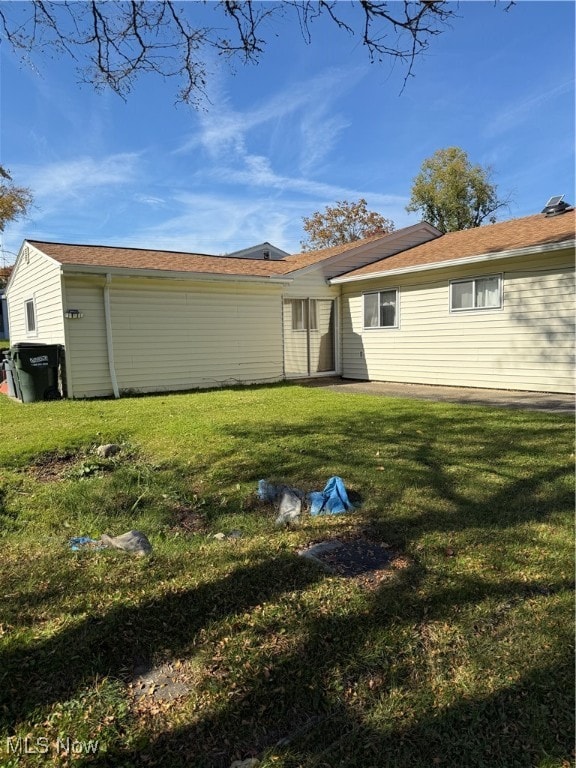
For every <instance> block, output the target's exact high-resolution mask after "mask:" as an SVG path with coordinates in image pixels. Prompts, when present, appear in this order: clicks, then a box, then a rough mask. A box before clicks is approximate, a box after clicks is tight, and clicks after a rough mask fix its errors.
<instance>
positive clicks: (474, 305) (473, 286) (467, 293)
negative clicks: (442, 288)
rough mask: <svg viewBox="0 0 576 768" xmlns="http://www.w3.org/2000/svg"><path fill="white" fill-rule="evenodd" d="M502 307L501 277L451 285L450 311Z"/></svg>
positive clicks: (492, 276)
mask: <svg viewBox="0 0 576 768" xmlns="http://www.w3.org/2000/svg"><path fill="white" fill-rule="evenodd" d="M501 307H502V278H501V277H500V275H490V276H489V277H474V278H472V279H470V280H454V281H452V282H451V283H450V310H451V311H452V312H463V311H466V310H471V309H472V310H475V309H500V308H501Z"/></svg>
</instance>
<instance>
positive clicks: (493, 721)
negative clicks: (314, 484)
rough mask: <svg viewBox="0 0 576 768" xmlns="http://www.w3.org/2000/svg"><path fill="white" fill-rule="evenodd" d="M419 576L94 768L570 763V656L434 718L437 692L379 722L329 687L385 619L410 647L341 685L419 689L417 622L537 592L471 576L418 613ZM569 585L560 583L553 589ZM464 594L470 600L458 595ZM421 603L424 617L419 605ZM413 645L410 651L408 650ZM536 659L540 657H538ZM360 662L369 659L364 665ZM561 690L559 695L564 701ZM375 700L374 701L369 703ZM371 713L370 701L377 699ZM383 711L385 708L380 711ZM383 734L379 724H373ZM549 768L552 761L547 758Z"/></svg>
mask: <svg viewBox="0 0 576 768" xmlns="http://www.w3.org/2000/svg"><path fill="white" fill-rule="evenodd" d="M420 576H421V574H419V573H418V571H417V570H416V571H414V572H411V573H408V574H407V575H406V577H405V578H404V580H403V582H401V583H400V584H396V585H394V586H384V587H383V588H382V589H381V590H380V592H378V593H375V594H374V595H373V598H372V601H371V605H370V606H369V608H368V609H367V610H363V611H362V612H361V613H358V614H356V615H354V616H345V617H341V616H340V617H336V616H333V615H325V616H316V617H315V618H313V619H311V620H308V621H307V622H306V624H305V626H304V627H303V629H304V636H305V637H306V638H307V639H306V641H305V642H304V643H303V644H302V645H299V646H298V647H296V648H292V649H291V650H289V651H287V652H286V653H284V654H282V655H280V656H279V657H278V658H277V660H276V663H275V664H274V665H273V666H272V667H266V668H265V671H264V667H262V668H260V669H259V670H258V671H257V672H256V673H254V672H253V671H251V672H250V673H247V674H246V677H245V679H244V680H243V681H241V682H240V683H239V685H238V687H235V690H234V691H230V693H229V695H230V699H229V704H227V705H226V706H224V707H222V708H219V709H218V711H217V712H215V713H214V712H213V713H208V714H206V715H202V714H200V713H198V716H197V717H196V718H195V723H194V725H190V726H186V727H180V728H176V729H171V730H170V731H169V732H164V733H162V734H160V735H159V736H157V737H153V738H152V739H150V740H149V741H148V743H146V744H142V745H141V746H140V747H139V748H138V749H123V748H122V747H115V748H112V749H111V751H110V752H108V753H107V754H102V755H100V756H99V757H97V758H96V759H95V760H94V762H92V761H91V762H90V764H91V765H92V764H93V765H97V766H101V767H102V768H103V767H104V766H110V767H112V766H118V765H123V766H129V765H134V766H140V765H142V766H146V765H161V766H166V767H167V768H189V766H194V768H228V766H229V765H230V763H231V761H232V760H234V759H244V758H246V757H248V756H254V755H259V756H261V755H262V753H263V752H265V751H266V750H272V753H271V754H274V755H276V756H282V760H283V762H282V765H284V766H286V767H288V766H293V767H294V768H296V767H297V766H306V768H310V767H311V766H318V768H320V767H322V768H325V767H326V766H334V767H336V766H338V768H340V767H342V768H344V767H345V766H348V767H349V768H356V767H357V766H383V765H386V766H398V767H399V768H400V767H401V768H404V766H411V767H415V768H429V766H431V765H436V764H437V765H440V766H455V765H458V766H460V765H465V766H466V767H467V768H488V767H490V768H495V767H497V766H499V767H501V768H513V767H514V766H518V767H519V768H520V767H522V768H525V766H530V765H535V764H537V763H539V761H540V760H542V758H543V757H544V756H547V757H548V758H550V759H557V760H562V759H566V760H567V759H569V756H570V751H571V748H572V744H571V739H570V735H569V734H570V733H571V727H570V726H571V708H570V706H569V705H567V704H566V698H568V696H566V695H564V698H561V703H560V704H559V703H558V699H559V697H558V696H557V690H556V686H557V685H559V684H560V685H561V684H562V681H564V680H566V679H570V675H571V674H572V664H571V658H570V657H569V656H567V657H566V659H565V663H564V664H562V663H555V664H550V663H548V664H546V662H545V661H542V666H541V667H537V668H536V669H533V670H532V671H530V672H529V673H527V674H525V675H524V676H522V677H520V678H519V679H516V678H514V679H512V678H510V682H507V683H504V684H503V685H502V687H501V688H500V690H498V692H497V693H492V694H490V695H489V696H486V697H470V698H468V699H466V698H460V699H459V700H457V701H456V702H455V703H454V704H452V705H451V706H447V707H445V708H444V709H443V710H438V711H435V708H434V692H433V690H431V689H429V690H427V691H425V692H424V698H423V704H422V703H421V704H420V706H421V711H412V712H411V711H410V710H411V704H410V703H409V702H407V703H406V704H404V709H403V707H402V704H401V703H400V702H398V701H396V704H395V710H394V711H393V712H391V711H390V710H388V711H387V712H386V715H382V716H381V717H380V718H378V715H377V712H372V713H370V714H371V716H370V719H369V718H367V717H366V716H364V715H363V714H362V706H361V705H358V704H357V702H355V701H354V698H353V697H351V690H352V688H351V689H350V690H349V691H346V690H345V688H346V681H342V690H341V691H339V690H335V688H334V684H333V683H334V680H333V676H334V674H335V673H336V672H337V671H338V670H341V669H347V668H348V669H349V667H347V665H349V664H350V659H351V658H355V657H356V654H357V653H358V650H359V649H360V648H363V647H365V645H366V643H367V642H370V639H371V638H372V637H374V636H375V634H377V633H378V632H379V631H380V630H381V629H382V627H385V626H387V625H390V624H392V623H394V624H397V625H398V629H399V630H400V634H402V632H401V630H402V629H404V630H407V629H409V628H411V627H414V629H413V633H414V635H415V640H413V641H412V642H413V644H412V646H410V647H407V648H391V649H390V658H388V659H386V658H384V659H382V658H381V657H380V658H379V659H378V661H377V663H376V664H375V666H374V668H373V669H371V668H370V667H366V666H362V667H361V668H360V669H353V670H350V679H349V682H350V684H351V685H352V684H353V683H354V682H357V681H358V680H361V679H362V678H363V677H364V682H366V676H367V675H370V674H373V675H374V678H375V679H376V686H377V688H376V690H377V691H379V692H380V698H379V702H380V705H381V706H382V707H383V708H385V707H386V700H387V697H390V696H392V695H393V693H392V692H393V691H394V690H396V691H398V690H402V689H403V690H404V691H406V690H407V689H409V688H410V687H414V689H417V688H418V687H419V686H420V687H421V686H422V685H423V684H425V683H424V681H425V673H426V668H425V665H426V664H427V663H428V659H427V658H425V656H424V655H422V656H421V657H420V658H418V648H417V646H418V643H422V642H425V639H424V638H425V634H422V636H421V637H419V633H420V632H422V633H424V627H423V624H422V622H423V621H424V618H423V617H424V614H425V616H426V619H425V620H426V621H430V620H438V619H440V620H441V619H445V618H446V617H447V616H449V615H450V614H451V613H452V612H453V611H454V608H455V606H457V605H458V606H464V605H466V604H470V603H473V602H475V601H476V600H478V601H479V600H481V599H483V598H485V597H487V596H490V597H494V598H498V597H502V598H503V599H505V600H506V601H510V600H512V602H515V601H521V600H523V599H524V598H525V597H526V596H527V594H528V593H527V590H532V591H534V590H537V588H538V585H526V584H524V583H522V582H508V583H504V584H502V585H490V586H487V585H486V584H484V583H482V582H481V581H477V582H476V583H474V584H472V583H467V584H466V585H465V589H464V588H460V589H455V590H454V591H453V592H449V591H443V592H442V593H439V594H438V595H437V596H436V598H435V599H433V600H432V601H430V602H429V603H428V604H427V605H426V606H424V604H423V602H422V601H421V600H420V599H419V598H418V597H417V596H415V588H416V587H417V586H418V584H419V582H420ZM562 587H564V588H566V587H568V588H569V585H558V588H559V589H561V588H562ZM466 590H467V594H465V592H466ZM425 608H426V610H424V609H425ZM414 642H415V643H416V647H415V646H414ZM542 656H543V659H544V656H545V654H544V653H543V654H542ZM362 664H364V665H365V664H366V662H365V661H364V662H362ZM565 693H566V692H564V694H565ZM372 702H374V700H373V699H372ZM376 706H378V699H377V703H376ZM383 711H384V710H383ZM379 719H380V720H381V722H382V727H378V720H379ZM555 764H556V763H555Z"/></svg>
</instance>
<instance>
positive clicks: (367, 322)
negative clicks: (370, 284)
mask: <svg viewBox="0 0 576 768" xmlns="http://www.w3.org/2000/svg"><path fill="white" fill-rule="evenodd" d="M364 328H398V289H397V288H392V289H391V290H387V291H375V292H374V293H365V294H364Z"/></svg>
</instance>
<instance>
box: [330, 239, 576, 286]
mask: <svg viewBox="0 0 576 768" xmlns="http://www.w3.org/2000/svg"><path fill="white" fill-rule="evenodd" d="M575 245H576V240H564V241H563V242H561V243H548V244H547V245H538V246H533V245H531V246H528V247H526V248H514V249H513V250H510V251H497V252H496V253H483V254H480V255H478V256H468V257H466V258H463V259H449V260H447V261H437V262H434V263H433V264H420V265H417V266H413V267H399V268H398V269H386V270H382V271H380V272H369V273H368V272H367V273H366V274H364V275H353V276H352V277H346V275H342V276H341V277H333V278H332V279H331V280H329V281H328V282H329V283H330V285H332V284H336V285H340V284H342V283H356V282H360V281H361V280H373V279H374V278H376V277H388V276H389V275H407V274H410V273H412V272H426V271H430V270H433V269H444V268H446V267H459V266H463V265H466V264H477V263H480V262H486V261H498V260H499V259H512V258H514V257H516V256H531V255H538V254H539V253H550V252H551V251H564V250H567V249H569V248H574V247H575Z"/></svg>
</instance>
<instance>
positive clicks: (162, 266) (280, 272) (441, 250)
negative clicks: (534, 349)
mask: <svg viewBox="0 0 576 768" xmlns="http://www.w3.org/2000/svg"><path fill="white" fill-rule="evenodd" d="M574 215H575V214H574V211H573V210H572V211H569V212H566V213H563V214H561V215H559V216H551V217H547V216H544V215H543V214H537V215H535V216H528V217H526V218H523V219H512V220H511V221H504V222H501V223H499V224H490V225H488V226H485V227H478V228H476V229H467V230H463V231H461V232H452V233H449V234H447V235H443V236H441V237H438V238H435V239H433V240H430V241H428V242H426V243H423V244H422V245H418V246H415V247H413V248H410V249H408V250H406V251H401V252H400V253H396V254H394V255H393V256H388V257H386V258H384V259H381V260H380V261H376V262H373V263H371V264H369V265H367V266H365V267H361V268H359V269H356V270H353V271H351V272H348V273H346V274H345V275H342V277H341V278H340V279H344V280H345V279H347V278H349V277H361V276H362V275H371V274H374V273H380V272H387V271H390V270H396V269H409V268H410V267H423V266H426V265H433V264H440V263H441V262H444V261H452V260H455V259H465V258H469V257H472V256H481V255H485V254H496V253H499V252H502V251H510V250H514V249H516V248H529V247H536V246H540V245H545V244H548V243H561V242H565V241H568V240H573V239H574V237H575V219H574ZM391 234H395V233H391ZM388 236H389V235H373V236H371V237H367V238H365V239H363V240H356V241H355V242H352V243H346V244H345V245H338V246H334V247H332V248H323V249H321V250H318V251H308V252H305V253H299V254H294V255H292V256H288V257H287V258H285V259H279V260H270V261H267V260H264V259H250V258H239V257H237V256H234V257H228V256H214V255H209V254H204V253H181V252H179V251H156V250H150V249H144V248H116V247H114V246H103V245H72V244H66V243H47V242H43V241H39V240H28V242H29V243H30V244H31V245H33V246H35V247H36V248H38V249H39V250H40V251H42V252H43V253H45V254H46V255H47V256H50V257H52V258H53V259H55V260H56V261H58V262H59V263H61V264H65V265H70V266H83V265H87V266H93V267H94V266H96V267H103V268H106V267H110V268H120V269H122V268H124V269H130V270H132V269H143V270H161V271H164V272H189V273H205V274H213V275H228V276H231V277H234V276H241V277H242V276H244V277H256V278H273V277H282V276H287V277H289V276H290V275H291V273H293V272H296V271H297V270H299V269H303V268H304V267H308V266H312V265H314V264H318V263H320V262H322V261H325V260H327V259H330V258H332V257H334V256H339V255H340V254H343V253H347V252H349V251H353V250H354V249H356V248H362V247H363V246H365V245H369V244H370V243H373V242H375V241H377V240H383V239H385V238H386V237H388Z"/></svg>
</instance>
